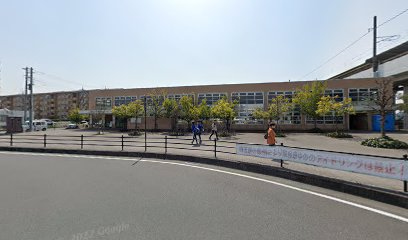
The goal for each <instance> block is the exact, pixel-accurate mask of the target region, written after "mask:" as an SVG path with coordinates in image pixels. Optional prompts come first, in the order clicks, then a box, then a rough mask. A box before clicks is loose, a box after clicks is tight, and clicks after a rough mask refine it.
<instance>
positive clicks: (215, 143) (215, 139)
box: [214, 138, 217, 158]
mask: <svg viewBox="0 0 408 240" xmlns="http://www.w3.org/2000/svg"><path fill="white" fill-rule="evenodd" d="M214 157H215V158H217V138H214Z"/></svg>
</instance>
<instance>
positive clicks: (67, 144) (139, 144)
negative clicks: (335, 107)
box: [0, 134, 408, 192]
mask: <svg viewBox="0 0 408 240" xmlns="http://www.w3.org/2000/svg"><path fill="white" fill-rule="evenodd" d="M203 137H204V136H203ZM0 144H3V145H4V144H5V145H8V146H11V147H28V146H36V147H39V148H53V147H55V146H63V147H64V148H65V149H66V148H68V149H69V148H71V149H83V150H86V149H89V150H98V149H97V148H99V149H102V150H111V151H134V152H147V151H148V149H149V150H153V151H154V152H156V153H161V154H164V156H167V154H168V152H169V150H182V151H183V155H188V154H190V153H193V152H194V153H203V156H205V157H207V158H208V157H210V158H212V157H213V158H218V157H219V155H220V154H222V155H223V156H231V155H235V156H236V155H237V151H238V150H237V146H239V145H241V144H244V145H248V146H252V147H254V148H256V147H259V148H264V149H265V145H264V144H253V143H243V142H236V141H228V140H216V139H214V140H208V139H202V141H201V142H200V143H199V144H193V143H192V139H191V138H186V137H173V136H168V135H163V136H149V138H147V134H144V137H143V136H137V137H134V136H125V135H121V136H105V135H92V136H89V135H77V136H72V135H71V136H70V135H47V134H43V135H20V134H10V135H3V136H0ZM278 147H285V148H286V149H292V150H295V151H299V150H305V151H318V152H322V154H323V153H324V154H348V155H349V156H350V157H354V158H355V157H359V156H360V157H361V158H364V157H370V158H378V159H379V158H382V157H379V156H374V155H367V154H351V153H344V152H336V151H326V150H318V149H309V148H300V147H290V146H283V144H282V145H280V146H278ZM278 147H277V148H278ZM277 148H276V149H277ZM269 149H273V148H268V150H269ZM276 149H274V150H276ZM261 153H262V152H261ZM240 155H242V154H240ZM244 155H245V154H244ZM258 155H259V154H258ZM258 155H257V153H256V152H255V154H253V155H247V156H253V157H259V156H258ZM265 158H270V159H275V160H277V161H278V162H280V166H281V167H283V164H284V161H290V160H291V159H289V158H281V157H280V158H273V157H270V156H266V157H265ZM387 159H390V160H398V161H401V160H403V161H405V166H407V168H408V162H406V160H407V156H406V155H405V156H403V157H402V158H387ZM295 162H296V161H295ZM297 163H304V164H307V165H313V166H317V167H321V166H319V165H316V164H308V163H307V162H299V161H298V162H297ZM334 169H336V168H334ZM338 170H342V169H338ZM360 173H361V172H360ZM403 182H404V186H403V189H404V192H407V191H408V189H407V188H408V186H407V185H408V184H407V181H406V180H404V181H403Z"/></svg>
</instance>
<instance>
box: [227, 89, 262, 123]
mask: <svg viewBox="0 0 408 240" xmlns="http://www.w3.org/2000/svg"><path fill="white" fill-rule="evenodd" d="M231 96H232V100H233V101H238V103H239V104H238V106H237V107H238V116H237V117H236V123H237V124H254V123H259V122H258V121H255V120H253V118H252V112H253V111H254V110H255V109H256V108H262V109H263V108H264V96H263V92H239V93H238V92H234V93H232V95H231Z"/></svg>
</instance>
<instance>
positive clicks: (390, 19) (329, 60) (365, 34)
mask: <svg viewBox="0 0 408 240" xmlns="http://www.w3.org/2000/svg"><path fill="white" fill-rule="evenodd" d="M406 12H408V8H407V9H405V10H403V11H402V12H400V13H398V14H397V15H395V16H393V17H391V18H389V19H387V20H386V21H384V22H383V23H381V24H380V25H378V26H377V29H378V28H379V27H381V26H383V25H385V24H387V23H389V22H391V21H393V20H394V19H396V18H397V17H399V16H401V15H402V14H404V13H406ZM371 30H372V28H369V29H368V31H367V32H366V33H364V34H363V35H361V36H360V37H358V38H357V39H356V40H354V41H353V42H352V43H350V44H349V45H347V46H346V47H345V48H343V49H342V50H340V51H339V52H338V53H337V54H335V55H334V56H332V57H331V58H329V59H327V60H326V61H325V62H323V63H322V64H320V65H319V66H317V67H316V68H314V69H313V70H312V71H310V72H308V73H307V74H305V75H303V76H302V77H301V78H300V80H303V79H304V78H305V77H307V76H309V75H310V74H312V73H314V72H316V71H317V70H319V69H321V68H322V67H323V66H325V65H326V64H328V63H329V62H331V61H332V60H333V59H335V58H336V57H338V56H339V55H340V54H342V53H343V52H345V51H347V50H348V49H349V48H351V47H352V46H353V45H355V44H356V43H358V42H359V41H360V40H361V39H363V38H364V37H365V36H367V35H368V34H369V33H370V32H371Z"/></svg>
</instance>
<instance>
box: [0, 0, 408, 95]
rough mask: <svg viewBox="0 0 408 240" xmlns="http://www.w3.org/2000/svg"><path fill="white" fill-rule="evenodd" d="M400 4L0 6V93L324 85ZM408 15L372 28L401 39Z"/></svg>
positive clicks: (93, 1) (51, 2) (263, 1)
mask: <svg viewBox="0 0 408 240" xmlns="http://www.w3.org/2000/svg"><path fill="white" fill-rule="evenodd" d="M406 8H408V3H407V1H406V0H393V1H379V0H354V1H352V0H331V1H327V0H309V1H306V0H303V1H301V0H280V1H274V0H117V1H114V0H110V1H108V0H69V1H68V0H66V1H55V0H36V1H34V0H30V1H28V0H26V1H23V0H0V29H1V34H0V61H1V73H0V76H1V80H0V81H1V82H0V84H1V85H0V86H1V88H0V95H8V94H14V93H20V92H21V91H22V89H23V86H24V77H23V75H24V73H23V70H22V68H23V67H25V66H32V67H34V69H35V70H36V71H37V72H36V74H35V80H36V82H35V84H36V86H35V91H37V92H47V91H54V90H73V89H80V88H82V87H84V88H85V89H91V88H105V87H107V88H130V87H160V86H179V85H197V84H222V83H249V82H277V81H288V80H289V79H290V80H292V81H296V80H309V79H316V78H317V79H324V78H327V77H330V76H332V75H334V74H337V73H339V72H341V71H344V70H346V69H348V68H350V67H352V66H355V65H358V64H360V63H362V62H363V61H364V60H365V59H366V58H368V57H370V54H371V44H372V39H371V34H370V35H368V36H367V37H365V38H363V39H362V40H361V41H360V42H359V43H358V44H356V45H354V46H353V47H352V48H350V49H349V50H348V51H346V52H344V53H343V54H341V55H340V56H338V57H337V58H335V59H334V60H333V61H331V62H330V63H329V64H327V65H325V66H324V67H323V68H321V69H319V70H318V71H316V72H314V73H312V74H310V75H308V76H307V77H305V78H302V77H303V76H304V75H305V74H307V73H308V72H310V71H311V70H313V69H314V68H316V67H317V66H319V65H320V64H321V63H323V62H324V61H325V60H327V59H328V58H330V57H332V56H333V55H335V54H336V53H337V52H339V51H340V50H341V49H342V48H344V47H345V46H346V45H348V44H349V43H351V42H352V41H353V40H355V39H356V38H358V37H359V36H360V35H362V34H364V33H365V32H367V30H368V28H370V27H372V17H373V16H374V15H377V16H378V22H379V23H381V22H383V21H385V20H387V19H388V18H390V17H392V16H394V15H396V14H398V13H399V12H401V11H403V10H404V9H406ZM407 22H408V13H405V14H404V15H401V16H400V17H398V18H396V19H395V20H393V21H391V22H389V23H387V24H386V25H384V26H382V27H381V28H379V30H378V31H379V35H380V36H386V35H400V38H399V39H398V40H396V41H393V42H381V43H380V45H379V48H380V49H379V50H380V51H383V50H386V49H388V48H390V47H393V46H395V45H397V44H399V43H401V42H404V41H407V40H408V24H406V23H407Z"/></svg>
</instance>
